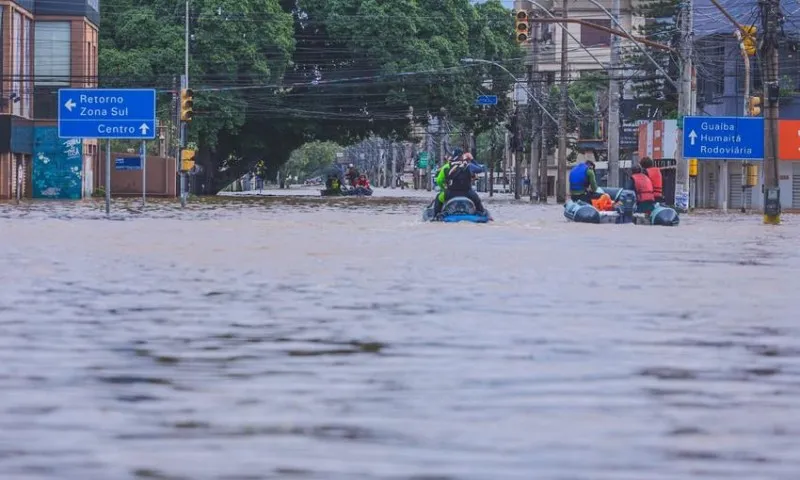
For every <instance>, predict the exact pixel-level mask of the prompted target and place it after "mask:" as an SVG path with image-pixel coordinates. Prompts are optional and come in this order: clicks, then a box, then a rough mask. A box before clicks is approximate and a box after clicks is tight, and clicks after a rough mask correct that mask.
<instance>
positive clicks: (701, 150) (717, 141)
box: [683, 117, 764, 160]
mask: <svg viewBox="0 0 800 480" xmlns="http://www.w3.org/2000/svg"><path fill="white" fill-rule="evenodd" d="M683 156H684V157H685V158H697V159H701V160H762V159H763V158H764V119H763V118H761V117H685V118H684V121H683Z"/></svg>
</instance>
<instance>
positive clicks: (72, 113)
mask: <svg viewBox="0 0 800 480" xmlns="http://www.w3.org/2000/svg"><path fill="white" fill-rule="evenodd" d="M58 136H59V138H110V139H139V140H145V139H152V138H155V136H156V91H155V90H152V89H102V88H62V89H60V90H59V91H58Z"/></svg>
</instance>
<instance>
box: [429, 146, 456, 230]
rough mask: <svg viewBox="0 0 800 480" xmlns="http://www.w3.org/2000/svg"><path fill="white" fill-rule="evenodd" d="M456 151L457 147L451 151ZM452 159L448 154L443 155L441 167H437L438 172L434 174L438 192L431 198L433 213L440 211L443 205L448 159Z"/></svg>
mask: <svg viewBox="0 0 800 480" xmlns="http://www.w3.org/2000/svg"><path fill="white" fill-rule="evenodd" d="M456 152H458V149H456V150H455V151H453V153H456ZM452 159H453V157H452V156H450V155H445V157H444V165H442V168H440V169H439V173H437V174H436V180H435V182H436V186H437V187H439V193H438V194H437V195H436V198H435V199H434V200H433V202H434V204H433V211H434V213H435V214H438V213H439V212H441V211H442V207H443V206H444V196H445V191H446V190H447V174H448V172H450V161H451V160H452Z"/></svg>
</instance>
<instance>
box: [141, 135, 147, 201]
mask: <svg viewBox="0 0 800 480" xmlns="http://www.w3.org/2000/svg"><path fill="white" fill-rule="evenodd" d="M146 203H147V142H145V141H144V140H142V207H144V206H145V204H146Z"/></svg>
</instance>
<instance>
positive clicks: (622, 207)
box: [564, 187, 680, 227]
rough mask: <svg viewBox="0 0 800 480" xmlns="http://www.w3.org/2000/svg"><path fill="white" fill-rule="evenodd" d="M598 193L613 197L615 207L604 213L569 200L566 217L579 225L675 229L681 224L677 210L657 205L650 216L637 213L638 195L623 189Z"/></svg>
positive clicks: (565, 206)
mask: <svg viewBox="0 0 800 480" xmlns="http://www.w3.org/2000/svg"><path fill="white" fill-rule="evenodd" d="M598 193H606V194H608V196H609V197H611V200H612V202H613V203H614V207H613V209H612V210H608V211H604V210H599V209H597V208H596V207H595V206H594V205H592V204H590V203H586V202H583V201H580V200H579V201H577V202H574V201H572V200H569V201H568V202H567V203H566V204H565V205H564V217H566V218H567V220H570V221H573V222H578V223H634V224H636V225H660V226H665V227H673V226H676V225H678V224H679V223H680V217H678V212H676V211H675V209H673V208H671V207H669V206H666V205H661V204H658V203H657V204H656V206H655V209H654V210H653V211H652V212H651V213H650V215H649V216H647V215H645V214H643V213H637V212H636V193H635V192H633V191H632V190H626V189H623V188H612V187H608V188H602V189H601V190H599V191H598Z"/></svg>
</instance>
